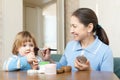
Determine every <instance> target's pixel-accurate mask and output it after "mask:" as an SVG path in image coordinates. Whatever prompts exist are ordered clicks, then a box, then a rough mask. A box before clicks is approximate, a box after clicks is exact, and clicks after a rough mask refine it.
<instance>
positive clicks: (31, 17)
mask: <svg viewBox="0 0 120 80" xmlns="http://www.w3.org/2000/svg"><path fill="white" fill-rule="evenodd" d="M24 8H25V9H24V30H27V31H29V32H31V33H32V34H33V35H34V36H35V39H36V42H37V44H38V46H39V47H43V26H42V25H43V21H42V20H43V16H42V9H41V8H40V7H24Z"/></svg>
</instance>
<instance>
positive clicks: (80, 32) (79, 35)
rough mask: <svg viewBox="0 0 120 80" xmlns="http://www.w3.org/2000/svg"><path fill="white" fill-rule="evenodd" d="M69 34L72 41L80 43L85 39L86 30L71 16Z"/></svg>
mask: <svg viewBox="0 0 120 80" xmlns="http://www.w3.org/2000/svg"><path fill="white" fill-rule="evenodd" d="M70 33H71V34H72V35H73V38H74V40H77V41H81V40H83V39H85V38H86V37H87V35H88V29H87V27H85V25H84V24H82V23H80V21H79V20H78V18H77V17H75V16H72V17H71V28H70Z"/></svg>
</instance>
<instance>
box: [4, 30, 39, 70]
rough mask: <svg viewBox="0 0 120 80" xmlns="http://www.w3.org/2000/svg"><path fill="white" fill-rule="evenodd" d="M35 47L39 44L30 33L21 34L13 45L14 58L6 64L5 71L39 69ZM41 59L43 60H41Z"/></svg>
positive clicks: (23, 32)
mask: <svg viewBox="0 0 120 80" xmlns="http://www.w3.org/2000/svg"><path fill="white" fill-rule="evenodd" d="M35 47H37V44H36V42H35V38H34V37H33V35H31V34H30V33H29V32H28V31H22V32H19V33H18V34H17V35H16V38H15V42H14V44H13V48H12V54H13V56H12V57H11V58H9V59H8V60H7V61H5V62H4V65H3V69H4V70H5V71H16V70H21V71H23V70H28V69H38V60H37V59H36V55H35V53H34V48H35ZM39 59H40V60H41V58H39ZM40 60H39V61H40Z"/></svg>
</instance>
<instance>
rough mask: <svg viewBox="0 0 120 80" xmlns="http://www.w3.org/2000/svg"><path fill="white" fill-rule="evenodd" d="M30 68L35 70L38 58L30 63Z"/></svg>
mask: <svg viewBox="0 0 120 80" xmlns="http://www.w3.org/2000/svg"><path fill="white" fill-rule="evenodd" d="M31 67H32V69H34V70H37V69H38V60H37V59H35V60H34V61H33V63H32V64H31Z"/></svg>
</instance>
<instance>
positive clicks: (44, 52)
mask: <svg viewBox="0 0 120 80" xmlns="http://www.w3.org/2000/svg"><path fill="white" fill-rule="evenodd" d="M49 49H50V48H46V49H45V50H41V53H42V58H43V60H45V61H50V59H51V57H50V56H51V55H50V50H49Z"/></svg>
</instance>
